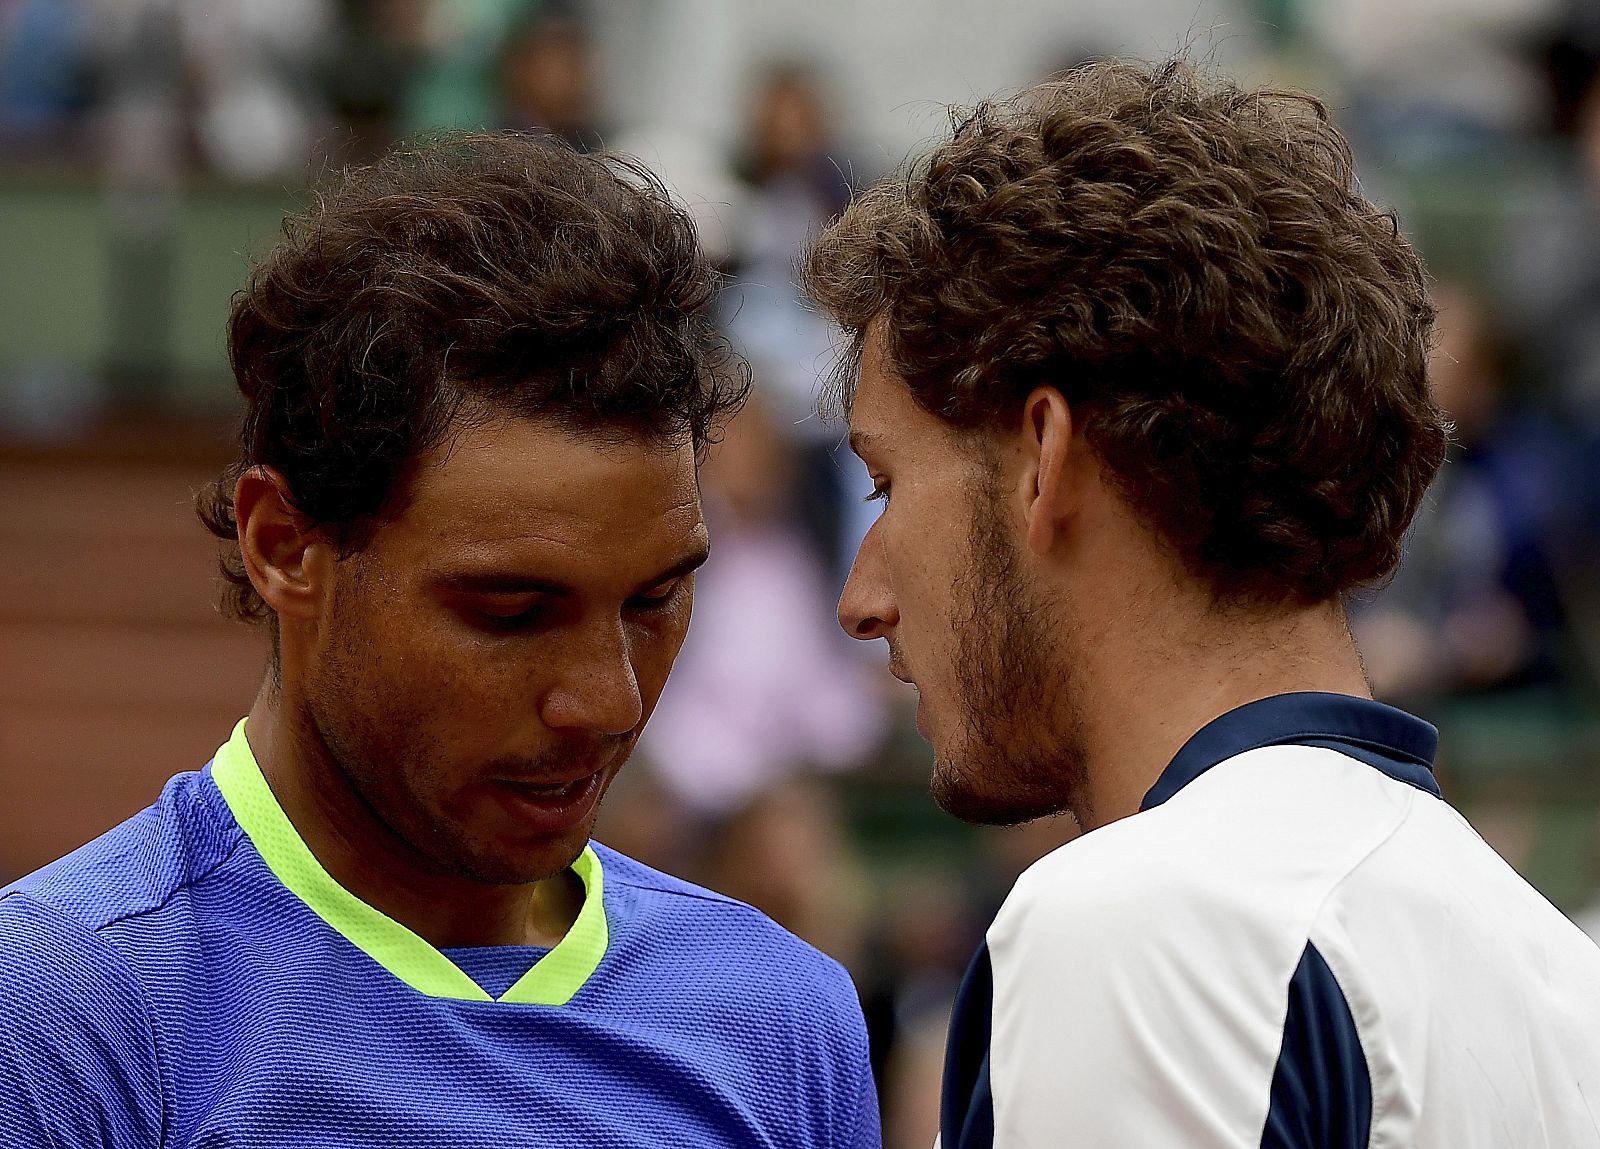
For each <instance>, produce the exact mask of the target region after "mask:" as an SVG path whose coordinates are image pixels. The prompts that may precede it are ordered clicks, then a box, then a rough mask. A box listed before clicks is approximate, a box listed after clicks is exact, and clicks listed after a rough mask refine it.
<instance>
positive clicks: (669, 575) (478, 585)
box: [444, 544, 711, 595]
mask: <svg viewBox="0 0 1600 1149" xmlns="http://www.w3.org/2000/svg"><path fill="white" fill-rule="evenodd" d="M710 557H711V548H710V546H709V545H704V544H702V545H700V546H697V547H695V548H694V550H692V551H690V552H689V553H687V554H685V555H684V556H683V557H682V558H681V559H679V560H678V561H677V562H675V563H673V564H672V565H671V566H669V567H667V569H665V570H663V571H662V572H661V573H659V574H657V575H654V576H652V577H650V578H648V579H646V580H645V581H644V582H642V583H640V584H639V585H638V586H637V587H635V588H634V590H635V593H637V592H638V591H645V590H649V589H650V588H651V587H657V586H660V585H661V584H662V583H664V582H671V581H672V580H673V579H677V578H683V577H684V576H685V575H689V574H693V573H694V572H695V571H696V570H698V569H699V568H700V567H702V566H704V565H705V562H706V560H707V559H709V558H710ZM444 583H445V585H446V586H448V587H449V588H450V589H451V590H457V591H464V592H466V593H468V594H548V595H570V594H572V593H573V588H572V587H571V586H570V585H568V584H567V583H564V582H559V581H557V580H555V579H540V578H526V577H524V576H521V575H503V574H460V575H452V576H450V577H449V578H446V579H445V580H444Z"/></svg>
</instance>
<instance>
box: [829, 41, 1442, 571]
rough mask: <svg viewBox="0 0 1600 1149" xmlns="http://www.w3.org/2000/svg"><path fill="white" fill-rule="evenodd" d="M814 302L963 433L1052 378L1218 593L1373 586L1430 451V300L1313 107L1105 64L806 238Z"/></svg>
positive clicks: (852, 361)
mask: <svg viewBox="0 0 1600 1149" xmlns="http://www.w3.org/2000/svg"><path fill="white" fill-rule="evenodd" d="M804 273H805V280H806V284H807V289H808V291H809V293H810V295H811V297H812V298H813V299H814V300H816V301H817V302H818V303H819V304H820V305H821V306H822V307H823V308H824V309H825V310H827V311H828V312H830V313H831V314H833V315H834V316H836V317H837V318H838V319H839V320H840V322H841V323H842V324H843V325H844V327H845V328H846V330H847V331H848V332H850V333H851V335H852V336H853V337H854V338H853V344H852V354H850V355H847V356H846V357H845V360H844V362H843V363H842V365H841V366H842V370H841V373H840V375H839V377H838V386H839V387H840V398H841V401H842V402H843V403H844V404H845V405H846V406H848V403H849V398H850V394H851V387H852V385H853V383H852V381H853V379H854V376H855V372H856V370H857V369H858V368H859V360H860V352H861V345H862V341H863V339H864V336H865V332H866V329H867V327H868V325H869V323H871V322H872V321H873V320H875V319H879V318H880V317H881V320H882V323H881V326H882V329H883V331H884V346H885V352H886V355H887V359H888V363H889V365H890V366H891V367H892V368H893V369H894V370H895V371H896V373H897V374H899V375H900V376H901V377H903V378H904V380H905V381H906V383H907V384H908V385H909V387H910V390H911V392H912V394H913V395H914V396H915V398H916V400H917V402H918V403H919V404H921V405H922V406H923V407H924V408H926V409H927V410H928V411H930V412H932V413H933V414H935V415H938V416H939V417H941V418H942V419H944V420H946V421H947V422H948V423H950V424H953V425H955V426H958V427H963V428H975V427H979V426H993V425H996V424H997V423H1000V422H1003V421H1007V420H1010V419H1012V418H1014V417H1015V416H1016V415H1017V414H1018V413H1019V411H1020V407H1021V404H1022V401H1023V400H1024V398H1025V397H1026V396H1027V394H1028V393H1029V392H1030V391H1031V390H1032V389H1033V388H1034V387H1036V386H1039V385H1041V384H1048V385H1051V386H1054V387H1057V388H1059V389H1060V390H1061V392H1062V394H1063V396H1064V397H1065V398H1066V399H1067V401H1068V402H1069V403H1070V404H1071V405H1072V407H1073V411H1074V414H1075V415H1076V416H1078V417H1080V418H1082V419H1083V420H1084V427H1085V435H1086V436H1087V439H1088V441H1089V442H1090V444H1091V445H1092V446H1093V448H1094V449H1095V450H1096V452H1097V453H1098V454H1099V455H1100V456H1101V458H1102V459H1103V460H1104V461H1105V463H1106V465H1107V467H1108V469H1109V470H1110V472H1111V473H1112V475H1113V476H1114V481H1116V482H1117V484H1118V486H1119V488H1120V490H1121V491H1122V492H1123V494H1124V497H1126V498H1127V499H1128V501H1129V503H1130V505H1132V506H1133V507H1134V508H1135V509H1136V510H1137V511H1138V512H1139V513H1140V514H1142V515H1143V516H1144V517H1145V518H1146V520H1147V521H1149V522H1151V523H1152V524H1153V525H1154V526H1155V527H1156V528H1157V529H1158V530H1160V531H1161V532H1162V533H1163V534H1164V535H1165V536H1166V537H1167V538H1169V539H1170V540H1172V542H1173V543H1174V544H1175V545H1176V546H1177V547H1178V549H1179V551H1180V552H1181V553H1182V554H1183V556H1184V557H1185V560H1186V561H1187V562H1188V564H1189V565H1190V566H1191V568H1192V569H1194V570H1195V571H1196V572H1197V573H1198V574H1199V575H1201V576H1202V577H1204V578H1205V579H1207V580H1208V581H1209V582H1210V584H1211V586H1212V587H1213V589H1214V591H1215V594H1216V596H1217V598H1218V599H1219V600H1222V601H1236V602H1283V601H1286V600H1298V601H1302V602H1317V601H1323V600H1326V599H1329V598H1331V597H1333V596H1335V595H1337V594H1339V593H1340V592H1342V591H1345V590H1347V589H1350V588H1352V587H1355V586H1359V585H1361V584H1363V583H1367V582H1370V581H1373V580H1375V579H1379V578H1382V577H1383V576H1385V575H1386V574H1387V573H1388V572H1389V571H1390V570H1391V569H1392V567H1393V566H1394V564H1395V562H1396V560H1397V559H1398V557H1399V552H1400V544H1401V538H1402V535H1403V534H1404V532H1405V529H1406V526H1407V524H1408V523H1409V522H1410V521H1411V517H1412V514H1413V513H1414V512H1415V510H1416V508H1417V505H1418V503H1419V501H1420V500H1421V498H1422V495H1423V492H1424V491H1425V490H1426V488H1427V486H1428V484H1429V482H1430V481H1431V480H1432V478H1433V475H1434V473H1435V472H1436V471H1437V469H1438V467H1439V465H1440V463H1441V461H1442V460H1443V458H1444V452H1445V445H1446V438H1447V428H1446V424H1445V423H1444V421H1443V419H1442V417H1441V415H1440V413H1439V411H1438V409H1437V408H1436V407H1435V405H1434V403H1433V401H1432V399H1431V398H1430V396H1429V392H1428V386H1427V378H1426V359H1427V350H1428V342H1429V333H1430V330H1431V326H1432V323H1433V315H1434V312H1433V308H1432V306H1431V305H1430V303H1429V300H1428V294H1427V289H1426V285H1425V279H1424V274H1423V269H1422V266H1421V264H1420V262H1419V261H1418V259H1417V257H1416V255H1415V254H1414V252H1413V251H1412V249H1411V247H1410V245H1409V244H1408V243H1407V242H1406V241H1405V240H1404V239H1402V238H1401V237H1400V235H1399V233H1398V229H1397V225H1396V222H1395V219H1394V217H1393V216H1392V215H1390V214H1385V213H1383V212H1381V211H1379V210H1378V209H1377V208H1375V207H1373V205H1372V204H1370V203H1369V202H1368V201H1367V200H1365V199H1364V198H1362V196H1361V195H1360V193H1359V192H1358V191H1357V190H1356V188H1355V186H1354V177H1353V171H1352V160H1351V153H1350V149H1349V146H1348V145H1347V144H1346V142H1345V140H1344V138H1343V137H1342V136H1341V135H1340V133H1339V132H1338V130H1337V129H1335V128H1334V127H1333V126H1332V124H1331V123H1330V122H1329V120H1328V114H1327V111H1326V109H1325V108H1324V107H1323V105H1322V104H1321V103H1320V102H1319V101H1318V100H1316V99H1315V98H1313V97H1311V96H1307V95H1303V94H1299V93H1294V92H1280V91H1247V90H1242V89H1240V88H1238V87H1236V86H1234V85H1232V84H1230V83H1226V82H1215V81H1208V80H1206V79H1204V78H1202V77H1200V76H1199V75H1197V74H1196V72H1195V71H1194V70H1193V69H1192V68H1191V67H1190V66H1189V65H1188V64H1186V63H1184V62H1182V61H1170V62H1167V63H1165V64H1161V65H1145V64H1137V63H1131V62H1123V61H1103V62H1099V63H1094V64H1090V65H1086V66H1084V67H1082V68H1079V69H1077V70H1075V71H1073V72H1070V73H1067V74H1066V75H1065V76H1063V77H1061V78H1059V79H1057V80H1054V81H1051V82H1049V83H1046V84H1043V85H1041V86H1039V87H1036V88H1034V89H1031V90H1029V91H1027V92H1025V93H1023V94H1022V95H1021V96H1020V97H1018V98H1016V99H1014V100H1011V101H1008V102H1003V103H994V102H988V103H984V104H981V105H979V106H978V107H977V108H976V109H973V110H970V111H967V112H961V113H957V115H956V116H955V117H954V133H953V135H952V137H951V138H950V139H949V140H947V141H945V142H944V143H942V144H941V145H940V146H939V147H937V148H936V149H935V150H934V151H933V152H932V153H931V154H930V155H928V156H927V157H925V158H924V159H922V160H921V161H919V162H917V163H914V164H913V165H911V166H910V168H909V169H908V170H907V171H906V172H904V173H903V174H902V175H900V176H897V177H893V178H891V179H889V180H887V181H885V182H883V183H880V184H879V185H877V186H876V187H874V188H873V189H871V190H870V191H868V192H866V193H865V194H864V195H862V196H861V197H860V198H859V199H858V200H857V201H856V202H855V203H854V204H852V205H851V207H850V208H849V210H847V211H846V212H845V214H844V216H843V217H842V218H841V219H840V220H839V221H838V222H836V223H835V224H834V225H833V226H832V227H831V228H829V229H828V230H827V231H826V232H825V233H824V234H823V235H822V236H821V238H820V239H819V240H818V241H817V242H816V244H815V245H814V246H813V247H812V249H811V251H810V252H809V254H808V256H807V258H806V264H805V267H804Z"/></svg>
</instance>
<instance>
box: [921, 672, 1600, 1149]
mask: <svg viewBox="0 0 1600 1149" xmlns="http://www.w3.org/2000/svg"><path fill="white" fill-rule="evenodd" d="M1437 738H1438V735H1437V731H1435V730H1434V729H1433V727H1432V726H1430V725H1428V724H1427V723H1425V722H1423V721H1421V720H1420V719H1417V718H1413V717H1412V716H1411V715H1409V714H1406V713H1404V712H1402V711H1399V710H1395V709H1393V708H1392V707H1388V706H1383V705H1381V704H1379V703H1375V702H1371V701H1368V700H1365V699H1358V698H1353V697H1348V696H1345V695H1335V694H1312V693H1304V694H1285V695H1279V696H1276V697H1273V698H1268V699H1264V700H1262V701H1259V702H1254V703H1251V704H1249V705H1247V706H1243V707H1240V708H1239V709H1237V710H1234V711H1232V712H1230V713H1228V714H1225V715H1223V716H1222V717H1221V718H1218V719H1217V720H1216V721H1214V722H1212V723H1211V724H1210V725H1208V726H1206V727H1205V728H1204V729H1202V730H1201V731H1200V732H1199V733H1197V734H1196V735H1195V736H1194V737H1193V738H1192V739H1190V740H1189V742H1188V743H1187V744H1185V746H1184V747H1183V749H1182V750H1181V751H1180V752H1179V753H1178V755H1177V757H1176V758H1174V759H1173V761H1172V763H1171V765H1170V766H1168V768H1167V769H1166V771H1165V772H1164V773H1163V774H1162V776H1161V778H1160V779H1159V780H1158V782H1157V783H1156V785H1155V786H1154V787H1153V788H1152V789H1151V791H1150V793H1149V794H1148V795H1146V797H1145V801H1144V804H1143V807H1142V809H1141V811H1140V812H1139V813H1138V814H1136V815H1134V816H1133V817H1130V818H1125V819H1122V820H1121V821H1118V822H1114V823H1111V824H1110V825H1107V826H1104V827H1101V828H1100V829H1097V830H1095V831H1093V832H1091V833H1089V834H1085V835H1084V836H1083V837H1081V838H1079V839H1077V840H1076V841H1073V842H1071V843H1069V844H1067V845H1066V846H1064V847H1062V848H1061V849H1059V850H1057V851H1055V852H1053V853H1052V854H1050V855H1048V856H1047V857H1045V858H1044V859H1042V860H1041V861H1039V862H1038V863H1037V864H1035V865H1034V866H1033V867H1032V868H1031V869H1030V870H1028V872H1027V873H1025V874H1024V875H1023V876H1022V877H1021V879H1019V880H1018V882H1017V884H1016V887H1015V889H1014V890H1013V891H1012V893H1011V895H1010V896H1009V897H1008V898H1007V900H1006V903H1005V905H1004V906H1003V907H1002V909H1001V910H1000V913H999V915H998V916H997V917H996V918H995V921H994V924H993V926H992V927H991V928H990V929H989V931H988V935H987V939H986V944H985V945H984V947H983V948H982V949H981V950H980V951H979V953H978V955H977V957H976V959H975V960H974V962H973V965H972V968H971V969H970V970H969V971H968V974H967V977H966V979H965V981H964V982H963V985H962V988H961V993H960V995H959V997H958V1000H957V1003H956V1009H955V1013H954V1016H953V1018H952V1022H951V1036H950V1048H949V1051H948V1055H947V1063H946V1067H945V1085H944V1101H943V1113H942V1121H941V1127H942V1130H943V1132H942V1134H941V1143H942V1146H943V1149H990V1147H993V1149H1024V1147H1027V1149H1035V1147H1039V1149H1042V1147H1044V1146H1083V1147H1090V1149H1224V1147H1227V1149H1236V1147H1255V1146H1262V1147H1271V1149H1290V1147H1293V1149H1310V1147H1316V1149H1333V1147H1337V1149H1347V1147H1351V1146H1370V1147H1373V1149H1376V1147H1380V1146H1381V1147H1385V1149H1387V1147H1394V1149H1401V1147H1405V1149H1534V1147H1539V1149H1590V1147H1600V947H1597V946H1596V945H1595V943H1594V942H1593V941H1592V940H1590V938H1589V937H1587V936H1586V935H1585V934H1584V933H1582V932H1581V931H1580V930H1579V929H1578V928H1577V927H1576V926H1574V925H1573V924H1572V923H1571V922H1569V921H1568V920H1567V919H1566V918H1565V917H1563V916H1562V914H1561V913H1560V912H1559V911H1558V910H1556V909H1555V908H1554V907H1553V906H1551V905H1550V903H1549V902H1547V901H1546V900H1545V899H1544V898H1543V897H1542V896H1540V895H1539V894H1538V893H1537V892H1536V891H1535V890H1534V889H1533V888H1532V887H1531V886H1529V885H1528V884H1527V883H1526V882H1524V881H1523V880H1522V879H1521V878H1520V877H1518V876H1517V874H1516V873H1515V872H1514V871H1513V870H1512V869H1511V868H1510V867H1509V866H1508V865H1506V863H1505V862H1504V861H1502V860H1501V859H1500V857H1499V856H1498V855H1497V854H1495V852H1494V851H1493V850H1491V849H1490V848H1489V847H1488V846H1487V845H1486V844H1485V843H1484V842H1483V840H1482V839H1481V838H1480V837H1478V835H1477V834H1476V833H1475V832H1474V831H1473V830H1472V828H1471V827H1470V826H1469V825H1468V824H1467V823H1466V821H1465V820H1464V819H1463V818H1462V817H1461V816H1460V815H1459V814H1457V813H1456V811H1455V810H1453V809H1452V808H1451V807H1450V806H1449V805H1447V804H1446V803H1445V802H1444V801H1443V800H1442V799H1441V798H1440V797H1439V790H1438V787H1437V785H1436V784H1435V782H1434V780H1433V775H1432V771H1431V769H1430V767H1429V763H1430V761H1431V759H1432V755H1433V750H1434V747H1435V745H1436V743H1437Z"/></svg>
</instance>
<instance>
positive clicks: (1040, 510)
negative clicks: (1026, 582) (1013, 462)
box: [1019, 387, 1073, 555]
mask: <svg viewBox="0 0 1600 1149" xmlns="http://www.w3.org/2000/svg"><path fill="white" fill-rule="evenodd" d="M1072 433H1073V421H1072V410H1071V408H1069V407H1068V406H1067V401H1066V399H1065V398H1064V397H1063V396H1062V394H1061V392H1060V391H1057V390H1056V389H1055V388H1054V387H1036V388H1035V389H1034V390H1033V392H1032V393H1031V394H1029V396H1028V398H1027V401H1026V402H1025V403H1024V404H1023V408H1022V426H1021V427H1020V429H1019V434H1020V435H1021V436H1022V440H1023V442H1022V446H1023V449H1024V451H1026V452H1027V453H1028V455H1029V456H1030V457H1031V458H1032V461H1033V466H1032V467H1030V468H1029V470H1028V473H1029V476H1030V478H1031V481H1032V483H1031V485H1032V490H1031V491H1028V492H1026V495H1027V496H1028V503H1027V507H1028V509H1027V527H1028V549H1029V550H1031V551H1032V552H1033V553H1034V554H1037V555H1044V554H1048V553H1049V552H1050V549H1051V547H1053V546H1054V545H1055V541H1056V536H1057V533H1058V532H1059V530H1060V526H1061V522H1062V520H1063V519H1065V518H1066V516H1067V515H1068V514H1070V513H1071V509H1072V501H1073V491H1072V476H1071V473H1070V467H1069V463H1070V461H1071V458H1072V450H1073V441H1072Z"/></svg>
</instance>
